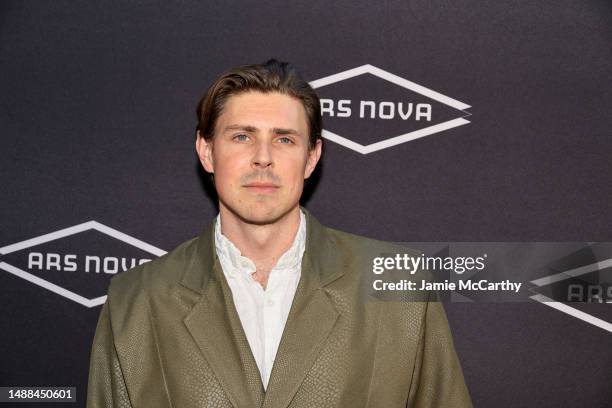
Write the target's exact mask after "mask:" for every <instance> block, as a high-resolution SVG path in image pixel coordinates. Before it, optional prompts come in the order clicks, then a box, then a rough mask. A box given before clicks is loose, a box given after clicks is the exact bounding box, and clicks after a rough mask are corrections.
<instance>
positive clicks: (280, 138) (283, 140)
mask: <svg viewBox="0 0 612 408" xmlns="http://www.w3.org/2000/svg"><path fill="white" fill-rule="evenodd" d="M278 140H279V141H280V142H281V143H284V144H292V143H293V140H291V139H290V138H288V137H279V138H278Z"/></svg>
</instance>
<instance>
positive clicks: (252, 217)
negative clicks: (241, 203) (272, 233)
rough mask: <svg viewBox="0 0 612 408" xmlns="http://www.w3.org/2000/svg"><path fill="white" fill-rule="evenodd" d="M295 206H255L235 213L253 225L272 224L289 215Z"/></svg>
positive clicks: (243, 220)
mask: <svg viewBox="0 0 612 408" xmlns="http://www.w3.org/2000/svg"><path fill="white" fill-rule="evenodd" d="M292 209H293V208H289V209H282V208H265V207H259V206H257V207H255V208H248V209H245V210H243V211H235V212H234V214H235V215H237V216H238V218H240V220H241V221H242V222H244V223H246V224H252V225H270V224H275V223H277V222H278V221H279V220H281V219H282V218H283V217H285V216H287V214H289V213H290V212H291V210H292Z"/></svg>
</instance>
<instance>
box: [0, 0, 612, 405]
mask: <svg viewBox="0 0 612 408" xmlns="http://www.w3.org/2000/svg"><path fill="white" fill-rule="evenodd" d="M272 57H274V58H277V59H280V60H285V61H290V62H291V63H293V64H294V65H295V66H296V67H297V68H298V69H299V70H300V72H301V73H302V75H303V76H304V77H305V78H306V79H307V80H308V81H310V83H311V85H312V86H313V87H314V88H316V89H317V91H318V93H319V95H320V97H321V106H322V115H323V121H324V128H325V131H324V138H325V140H324V153H323V159H322V162H321V164H320V167H319V169H318V170H317V171H316V173H315V176H314V177H313V180H312V181H310V182H309V185H308V190H307V191H306V193H305V195H304V197H303V205H304V206H305V207H306V208H307V209H308V210H309V211H311V212H312V213H313V214H314V215H315V216H316V217H317V218H318V219H319V220H320V221H321V222H322V223H324V224H326V225H328V226H331V227H334V228H338V229H341V230H345V231H349V232H351V233H355V234H360V235H365V236H369V237H373V238H377V239H381V240H386V241H394V242H404V243H407V242H411V243H419V242H420V243H427V242H438V243H439V242H453V243H457V242H472V243H474V242H476V243H477V242H490V243H492V242H497V243H504V242H514V243H530V242H549V243H551V242H552V243H554V242H566V243H567V242H573V243H576V244H575V246H574V247H571V248H570V247H568V250H567V251H566V252H567V253H568V254H574V255H575V256H573V257H571V260H572V262H557V263H556V264H554V265H555V266H552V267H550V268H549V269H552V270H553V271H554V272H558V273H563V272H564V271H567V270H571V271H573V272H572V273H571V274H569V275H571V276H573V277H574V278H573V279H574V280H575V279H576V276H583V275H585V274H590V273H596V274H601V275H598V276H604V275H605V273H607V274H608V275H607V276H609V274H610V269H609V268H612V261H610V259H612V252H611V251H609V250H606V248H608V249H609V248H610V247H609V246H607V247H606V246H605V245H603V247H602V246H597V245H600V244H597V243H600V242H604V243H605V242H609V241H612V220H611V216H610V214H611V213H612V131H611V128H612V114H611V110H612V92H611V91H612V3H610V2H609V1H603V0H602V1H595V0H575V1H574V0H562V1H536V0H527V1H520V2H516V1H512V2H511V1H499V2H482V1H468V0H462V1H430V0H427V1H425V0H419V1H406V0H401V1H400V0H397V1H391V0H388V1H387V0H384V1H361V0H359V1H333V2H330V1H319V0H315V1H308V2H306V1H299V2H282V1H226V2H213V1H179V2H161V1H129V2H120V1H117V2H109V1H84V2H77V1H53V2H41V1H3V2H1V3H0V93H1V95H2V97H1V99H0V106H1V107H0V131H1V138H0V153H1V156H2V160H1V161H0V169H1V171H0V197H1V201H0V305H1V307H2V313H1V318H0V350H1V351H0V386H55V387H60V386H65V387H75V391H76V402H75V403H72V404H70V406H85V397H86V390H87V375H88V366H89V353H90V347H91V342H92V339H93V335H94V330H95V325H96V322H97V319H98V315H99V313H100V309H101V306H102V305H103V304H104V302H105V299H106V297H105V295H106V290H107V287H108V284H109V280H110V278H112V277H113V276H115V275H117V274H120V273H122V272H123V271H125V270H127V269H129V268H131V267H133V266H136V265H139V264H141V263H143V262H148V261H150V260H152V259H155V258H156V257H158V256H160V255H163V254H164V253H166V252H167V251H170V250H172V249H173V248H174V247H176V246H177V245H178V244H180V243H181V242H183V241H185V240H187V239H190V238H192V237H194V236H196V235H199V234H200V233H201V231H202V229H203V228H204V227H205V226H206V225H207V224H208V222H209V221H210V220H211V219H212V218H213V217H214V216H215V215H216V213H217V208H216V203H215V201H216V198H215V197H214V194H213V193H212V191H211V190H212V189H211V186H210V185H209V182H208V180H207V178H206V175H205V174H204V173H203V171H202V170H201V169H200V167H199V162H198V160H197V157H196V154H195V150H194V142H195V134H194V129H195V125H196V116H195V109H196V104H197V101H198V100H199V98H200V97H201V96H202V94H203V93H204V92H205V91H206V89H207V88H208V86H209V85H210V83H211V82H212V81H213V80H214V79H215V78H217V77H218V76H219V75H220V74H221V73H223V72H224V71H226V70H227V69H229V68H231V67H235V66H238V65H243V64H248V63H258V62H263V61H265V60H267V59H269V58H272ZM424 245H425V246H426V244H424ZM449 248H450V250H452V248H453V246H452V245H451V246H450V247H446V250H447V251H448V250H449ZM585 248H586V250H587V251H588V253H589V254H591V255H592V254H594V253H596V254H598V256H597V257H595V258H593V257H592V256H591V257H590V256H583V255H584V254H585ZM601 248H603V249H601ZM600 249H601V250H600ZM434 252H435V251H434ZM438 253H439V252H438ZM606 254H607V255H606ZM517 256H518V255H517ZM517 256H515V257H514V259H516V258H517ZM512 258H513V257H512V256H511V255H510V256H508V254H506V258H505V259H507V260H508V259H509V260H508V262H510V261H511V259H512ZM561 259H566V258H563V256H561V255H559V256H558V257H556V258H555V260H556V261H559V260H561ZM517 265H523V264H522V263H520V262H519V263H518V264H517ZM517 268H518V267H517ZM517 268H515V270H516V271H517V273H518V269H521V268H518V269H517ZM607 268H608V269H607ZM548 272H550V271H548ZM548 272H547V273H544V272H542V273H539V274H536V275H537V276H535V275H534V276H533V277H532V280H531V287H532V288H539V289H538V290H537V291H532V292H530V293H529V294H530V296H524V298H522V299H521V301H508V302H506V301H498V300H495V299H493V300H492V299H484V300H480V299H477V300H475V299H473V298H472V299H471V298H470V296H469V294H468V295H466V294H465V293H464V294H462V295H460V294H457V296H456V297H452V296H451V297H449V298H447V299H445V301H446V300H447V301H448V302H446V311H447V314H448V318H449V322H450V325H451V328H452V330H453V335H454V339H455V345H456V348H457V353H458V355H459V358H460V360H461V364H462V367H463V371H464V375H465V378H466V382H467V385H468V387H469V389H470V393H471V396H472V399H473V401H474V405H475V406H477V407H491V406H495V407H516V406H537V407H578V406H589V407H609V406H612V303H606V302H612V290H611V289H610V285H609V283H608V284H606V283H605V282H603V283H602V280H601V279H600V280H598V281H590V280H588V279H587V281H589V282H591V283H593V282H595V283H593V284H591V285H590V286H589V287H586V288H583V289H584V290H583V289H580V288H578V289H576V287H574V289H573V292H571V293H570V294H571V296H572V298H571V299H569V298H568V299H563V298H561V299H559V298H558V297H555V296H556V295H555V294H554V293H553V292H555V290H556V289H555V290H550V291H548V292H547V291H546V290H544V289H543V288H545V287H547V286H548V285H551V284H557V283H558V282H559V281H561V280H564V279H566V277H562V278H560V277H559V276H560V275H559V274H558V273H557V274H555V273H552V272H551V273H548ZM549 275H550V276H552V277H549ZM569 275H568V274H566V275H565V276H569ZM506 276H510V277H512V272H509V275H508V274H506ZM536 278H537V279H536ZM607 282H609V280H608V281H607ZM591 286H594V288H593V287H591ZM557 292H558V291H557ZM561 292H562V293H563V291H561ZM458 299H459V300H461V301H457V300H458ZM546 300H557V301H559V302H554V303H550V302H546ZM564 300H567V301H574V302H576V301H579V302H582V303H580V304H579V305H577V304H569V303H564V302H563V301H564ZM0 405H1V404H0ZM20 406H27V404H23V405H20ZM32 406H36V405H32Z"/></svg>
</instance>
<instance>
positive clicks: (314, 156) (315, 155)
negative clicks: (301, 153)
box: [304, 139, 323, 179]
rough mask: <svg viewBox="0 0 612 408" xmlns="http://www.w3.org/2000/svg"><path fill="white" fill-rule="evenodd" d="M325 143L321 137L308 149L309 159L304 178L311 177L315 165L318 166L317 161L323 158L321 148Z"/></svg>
mask: <svg viewBox="0 0 612 408" xmlns="http://www.w3.org/2000/svg"><path fill="white" fill-rule="evenodd" d="M322 145H323V141H322V140H321V139H317V142H316V143H315V145H314V147H313V148H312V149H310V150H308V159H307V161H306V169H305V170H304V179H307V178H308V177H310V175H311V174H312V172H313V171H314V169H315V167H317V163H318V162H319V159H320V158H321V148H322Z"/></svg>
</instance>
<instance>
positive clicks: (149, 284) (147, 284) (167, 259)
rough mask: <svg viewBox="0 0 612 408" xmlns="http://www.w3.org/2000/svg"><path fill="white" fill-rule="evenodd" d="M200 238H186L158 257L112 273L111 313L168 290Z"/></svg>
mask: <svg viewBox="0 0 612 408" xmlns="http://www.w3.org/2000/svg"><path fill="white" fill-rule="evenodd" d="M200 239H201V237H196V238H193V239H190V240H188V241H185V242H183V243H182V244H180V245H179V246H177V247H176V248H175V249H173V250H172V251H170V252H168V253H166V254H164V255H162V256H160V257H159V258H156V259H154V260H152V261H150V262H146V263H144V264H142V265H138V266H136V267H134V268H132V269H129V270H127V271H125V272H122V273H120V274H118V275H115V276H114V277H113V278H112V279H111V282H110V286H109V288H108V292H107V296H108V297H107V303H109V305H110V308H111V314H115V315H118V314H124V313H125V312H127V311H128V310H130V309H133V308H134V307H135V306H136V305H138V304H139V303H143V302H146V301H147V300H148V298H149V297H150V296H152V295H154V294H156V293H160V292H164V291H169V290H171V289H172V287H173V286H174V285H175V284H176V283H177V282H178V281H180V279H181V276H182V274H183V273H184V271H185V268H186V267H187V266H188V264H189V262H191V260H192V259H193V258H194V256H195V254H196V251H197V246H198V241H199V240H200ZM113 312H114V313H113Z"/></svg>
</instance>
